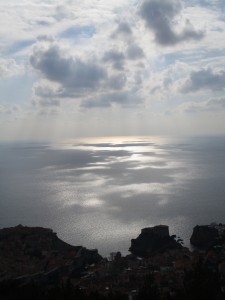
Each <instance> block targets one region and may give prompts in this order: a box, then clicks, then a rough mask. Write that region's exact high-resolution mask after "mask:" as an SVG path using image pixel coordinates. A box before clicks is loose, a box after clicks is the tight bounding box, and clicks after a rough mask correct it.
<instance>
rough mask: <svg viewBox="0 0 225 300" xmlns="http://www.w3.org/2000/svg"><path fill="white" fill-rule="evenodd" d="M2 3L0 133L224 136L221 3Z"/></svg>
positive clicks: (204, 0) (22, 0)
mask: <svg viewBox="0 0 225 300" xmlns="http://www.w3.org/2000/svg"><path fill="white" fill-rule="evenodd" d="M0 8H1V9H0V20H1V21H0V24H1V26H0V53H1V55H0V90H1V93H0V128H1V130H0V139H2V140H5V139H10V140H13V139H17V140H18V139H63V138H75V137H80V136H102V135H103V136H107V135H151V134H154V135H159V134H160V135H167V134H169V135H190V134H191V135H192V134H224V133H225V121H224V120H225V119H224V118H225V96H224V89H225V18H224V15H225V14H224V13H225V4H224V0H188V1H185V0H182V1H179V0H114V1H109V0H82V1H77V0H63V1H62V0H60V1H59V0H41V1H40V0H29V1H28V0H20V1H17V0H8V1H2V3H1V4H0Z"/></svg>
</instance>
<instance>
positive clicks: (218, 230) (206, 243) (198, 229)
mask: <svg viewBox="0 0 225 300" xmlns="http://www.w3.org/2000/svg"><path fill="white" fill-rule="evenodd" d="M190 242H191V244H192V245H193V246H195V247H197V248H199V249H203V250H204V249H205V250H207V249H210V248H213V247H218V246H221V245H222V244H223V243H225V225H223V224H222V223H220V224H215V223H212V224H210V225H201V226H199V225H197V226H195V227H194V228H193V233H192V235H191V238H190Z"/></svg>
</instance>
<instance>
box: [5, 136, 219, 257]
mask: <svg viewBox="0 0 225 300" xmlns="http://www.w3.org/2000/svg"><path fill="white" fill-rule="evenodd" d="M213 221H215V222H223V223H225V137H220V138H219V137H213V138H192V139H191V138H188V139H181V138H179V139H174V138H162V137H130V138H126V137H124V138H122V137H121V138H111V139H110V138H108V139H103V138H102V139H89V140H80V141H76V142H75V141H70V142H67V143H63V144H38V143H1V144H0V227H8V226H14V225H18V224H23V225H29V226H44V227H51V228H53V229H54V231H56V232H57V233H58V236H59V237H60V238H62V239H63V240H65V241H67V242H69V243H71V244H74V245H80V244H81V245H83V246H86V247H88V248H98V249H99V252H100V253H101V254H103V255H107V254H108V253H109V252H112V251H116V250H120V251H122V252H123V253H127V250H128V248H129V246H130V239H131V238H134V237H136V236H137V235H138V234H139V232H140V230H141V228H143V227H146V226H152V225H157V224H168V225H169V226H170V233H171V234H177V235H178V236H180V237H182V238H183V239H184V241H185V243H186V245H188V243H189V238H190V235H191V232H192V228H193V226H195V225H196V224H206V223H211V222H213Z"/></svg>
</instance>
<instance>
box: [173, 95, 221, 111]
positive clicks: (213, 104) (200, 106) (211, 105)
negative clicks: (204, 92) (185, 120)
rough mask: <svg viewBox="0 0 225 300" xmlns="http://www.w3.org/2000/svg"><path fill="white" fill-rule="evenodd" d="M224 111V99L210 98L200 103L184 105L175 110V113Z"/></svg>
mask: <svg viewBox="0 0 225 300" xmlns="http://www.w3.org/2000/svg"><path fill="white" fill-rule="evenodd" d="M223 110H224V111H225V98H224V97H222V98H212V99H209V100H207V101H202V102H189V103H184V104H181V105H180V106H178V108H176V112H185V113H201V112H221V111H223Z"/></svg>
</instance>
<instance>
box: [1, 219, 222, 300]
mask: <svg viewBox="0 0 225 300" xmlns="http://www.w3.org/2000/svg"><path fill="white" fill-rule="evenodd" d="M224 237H225V226H224V225H222V224H219V225H217V224H211V225H205V226H196V227H195V228H194V231H193V234H192V237H191V241H192V242H193V243H194V244H195V246H197V245H198V246H201V251H199V250H195V251H193V252H191V251H190V250H189V249H187V248H185V247H183V246H182V240H181V239H180V238H178V239H177V238H176V236H170V235H169V227H168V226H166V225H158V226H155V227H150V228H144V229H142V231H141V234H140V235H139V237H137V238H136V239H133V240H132V241H131V247H130V251H131V254H129V255H127V256H125V257H123V256H122V255H121V253H120V252H117V253H111V257H110V259H106V258H102V257H101V256H100V255H99V254H98V251H97V250H88V249H86V248H84V247H82V246H71V245H69V244H67V243H65V242H63V241H62V240H60V239H59V238H58V237H57V235H56V233H54V232H53V231H52V230H51V229H47V228H41V227H26V226H22V225H18V226H16V227H12V228H5V229H1V230H0V299H1V300H2V299H3V300H11V299H23V300H26V299H32V300H36V299H37V300H39V299H42V300H45V299H46V300H47V299H48V300H49V299H54V300H55V299H56V300H57V299H60V300H61V299H66V300H67V299H68V300H70V299H74V300H85V299H88V300H92V299H99V300H107V299H108V300H119V299H124V300H125V299H134V300H135V299H136V300H147V299H150V300H155V299H157V300H161V299H162V300H164V299H165V300H169V299H174V300H182V299H185V300H195V299H196V300H203V299H204V300H222V299H225V239H224Z"/></svg>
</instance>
